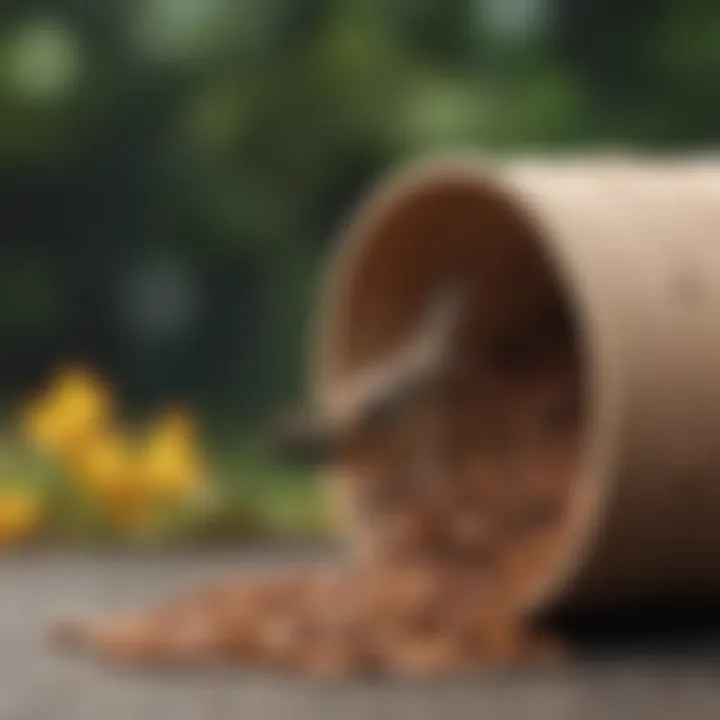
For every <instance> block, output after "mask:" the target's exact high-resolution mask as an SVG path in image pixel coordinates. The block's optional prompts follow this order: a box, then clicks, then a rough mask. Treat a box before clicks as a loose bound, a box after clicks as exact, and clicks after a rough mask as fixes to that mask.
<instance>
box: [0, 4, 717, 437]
mask: <svg viewBox="0 0 720 720" xmlns="http://www.w3.org/2000/svg"><path fill="white" fill-rule="evenodd" d="M718 70H720V6H718V5H717V4H716V3H714V2H710V1H709V0H708V1H705V2H702V1H700V0H686V2H683V3H678V2H659V1H658V2H655V1H653V0H637V1H634V2H628V1H627V0H624V1H623V2H621V1H620V0H559V1H558V2H549V1H546V0H242V1H240V0H124V1H120V0H3V2H2V4H0V212H1V215H0V217H1V218H2V235H0V238H1V240H0V252H1V255H0V339H1V341H2V347H3V353H2V355H1V356H0V370H1V371H2V372H0V392H2V393H3V394H4V395H5V397H7V398H10V399H13V398H14V397H15V396H17V395H18V394H20V393H24V392H25V391H26V389H27V388H28V387H29V386H31V385H34V384H35V383H36V382H37V381H38V379H39V378H40V377H41V376H42V375H44V374H45V373H46V372H47V371H49V370H50V369H51V368H52V367H54V366H56V365H58V364H61V363H64V362H66V361H67V360H69V359H75V358H79V359H83V360H87V361H89V362H90V363H91V364H93V365H94V366H95V367H97V368H98V369H99V370H100V371H101V372H102V373H104V374H105V375H107V376H109V377H113V378H116V379H117V381H118V383H119V384H120V385H121V390H122V392H123V393H124V394H125V395H129V397H131V398H132V399H133V401H134V402H135V403H136V405H137V407H138V408H142V406H143V405H144V404H145V403H147V402H153V403H157V402H158V401H162V400H164V399H170V398H175V397H183V398H187V397H189V398H191V399H192V400H194V401H195V403H196V404H198V405H200V406H201V408H202V409H203V411H204V412H205V413H206V416H207V417H210V418H212V419H213V421H214V422H215V424H217V425H218V426H219V427H220V426H225V425H226V424H228V423H229V425H230V426H231V427H237V424H238V423H245V422H247V421H250V420H256V419H258V418H259V417H260V416H262V415H263V414H264V413H265V412H267V410H268V408H269V407H270V406H272V405H274V404H275V403H276V402H278V400H280V399H283V398H286V397H288V396H290V395H292V394H293V393H295V392H296V391H297V389H298V386H299V382H300V380H301V377H302V360H303V358H302V351H303V349H304V345H303V334H304V331H305V329H306V325H307V314H308V311H309V308H310V303H311V299H312V297H313V286H314V282H315V279H316V277H317V273H318V268H319V260H320V258H321V257H322V254H323V252H324V251H325V249H326V245H327V242H328V238H330V237H331V236H332V232H333V230H334V229H335V228H336V227H337V223H338V222H339V220H340V219H341V218H342V217H343V215H344V214H345V213H346V212H347V211H348V208H349V207H350V206H351V203H352V202H353V201H354V200H355V199H356V198H357V196H358V194H359V193H360V192H361V190H362V189H363V188H365V187H366V186H367V184H368V183H369V182H370V181H371V179H373V178H374V177H376V176H377V175H378V174H380V173H381V172H382V171H383V170H384V169H386V167H387V165H388V164H389V163H393V162H396V161H398V160H400V159H402V158H405V157H408V156H412V155H416V154H419V153H423V152H426V151H429V150H438V149H441V148H442V149H449V148H457V147H465V146H473V147H481V148H482V147H484V148H499V149H508V150H515V149H527V148H535V147H541V148H557V147H563V146H570V147H572V146H577V145H587V144H594V143H598V142H603V143H607V142H610V143H628V144H643V145H647V146H651V147H663V146H675V145H699V144H707V143H712V142H713V141H715V140H716V138H717V137H718V135H719V134H720V102H719V101H718V99H717V94H716V93H715V92H714V91H715V83H716V78H717V73H718ZM234 432H237V431H236V430H235V431H234Z"/></svg>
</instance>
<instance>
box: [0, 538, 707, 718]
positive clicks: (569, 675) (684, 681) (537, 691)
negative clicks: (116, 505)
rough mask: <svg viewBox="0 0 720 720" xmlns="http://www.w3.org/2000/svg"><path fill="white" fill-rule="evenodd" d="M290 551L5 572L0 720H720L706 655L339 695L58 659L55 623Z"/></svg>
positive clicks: (70, 561)
mask: <svg viewBox="0 0 720 720" xmlns="http://www.w3.org/2000/svg"><path fill="white" fill-rule="evenodd" d="M297 560H298V556H297V554H290V555H288V554H287V553H267V552H266V553H262V552H246V553H235V554H232V553H205V554H194V555H178V556H172V557H145V558H127V557H126V558H118V557H104V558H98V557H95V558H88V557H79V556H73V557H68V556H33V557H28V558H6V559H3V560H2V561H0V720H32V719H35V718H36V719H37V720H46V719H47V720H50V719H51V718H52V720H71V719H72V720H120V719H121V718H122V719H124V718H137V719H138V720H150V719H151V718H152V720H164V719H165V718H167V719H168V720H200V719H201V718H202V719H203V720H225V719H226V718H228V719H229V718H233V719H235V718H237V719H238V720H239V719H241V718H242V719H243V720H256V719H257V720H261V719H263V720H264V719H276V718H277V719H283V718H297V719H298V720H324V719H326V718H327V720H355V719H356V718H357V719H358V720H359V719H361V718H362V719H365V718H367V719H369V720H383V719H385V718H388V719H392V720H406V719H407V720H425V719H430V718H442V719H443V720H462V719H464V718H488V719H490V720H505V719H507V720H513V719H514V718H535V719H536V720H565V719H566V718H587V719H589V720H594V719H600V718H612V719H613V720H620V719H622V718H637V719H640V718H646V717H647V718H653V719H654V720H655V719H662V718H702V719H703V720H704V719H705V718H707V720H717V718H720V675H719V674H718V673H717V669H718V667H720V665H719V664H718V663H717V661H716V660H714V659H713V656H712V654H707V653H698V654H697V655H688V654H684V655H682V656H674V655H673V654H672V653H670V654H668V655H665V656H657V655H656V656H655V657H654V658H653V659H652V660H643V659H641V658H638V657H636V658H635V659H634V660H633V659H630V658H628V657H623V658H616V659H614V660H611V661H605V662H597V661H596V662H589V663H588V662H583V663H578V664H575V665H573V666H571V667H567V668H562V669H556V670H552V671H544V672H542V673H528V672H526V673H522V674H511V675H504V676H497V675H486V676H479V677H477V678H470V679H466V680H446V681H433V682H427V683H419V682H407V681H406V682H387V681H386V682H381V681H375V682H370V681H363V682H359V681H358V682H346V683H342V684H322V683H310V682H305V681H302V680H297V679H287V678H278V677H268V676H251V675H246V674H243V673H241V672H237V671H233V672H229V671H228V672H222V673H208V674H203V675H194V676H193V675H190V674H185V675H182V676H174V677H173V676H168V675H160V676H144V675H128V674H124V675H123V674H118V673H117V672H114V673H113V672H110V671H108V670H107V669H103V668H99V667H95V666H92V665H90V664H88V663H86V662H83V661H81V660H78V659H71V658H67V657H60V656H56V655H54V654H53V653H52V652H50V651H49V650H48V648H47V647H46V646H45V645H44V643H43V638H42V628H43V625H44V623H45V622H46V620H47V619H48V618H49V617H51V616H53V615H56V614H58V613H61V612H64V611H68V610H69V611H75V610H82V609H92V610H96V609H103V610H113V609H127V608H130V607H135V606H137V605H142V604H144V603H145V602H148V601H149V600H152V599H154V598H157V597H158V596H162V595H163V594H165V593H167V592H170V591H172V590H173V589H174V588H178V587H185V586H188V585H193V584H195V583H198V582H201V581H204V580H207V579H209V578H213V577H218V576H225V575H227V574H228V573H231V572H243V571H244V570H247V569H248V568H257V567H266V566H269V565H273V564H278V563H280V564H286V563H290V562H296V561H297Z"/></svg>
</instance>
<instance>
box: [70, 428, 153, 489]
mask: <svg viewBox="0 0 720 720" xmlns="http://www.w3.org/2000/svg"><path fill="white" fill-rule="evenodd" d="M71 472H72V475H73V477H74V479H75V480H76V481H77V483H78V485H79V486H80V487H81V488H83V489H84V490H86V491H87V492H88V493H90V494H91V495H94V496H95V497H97V498H99V499H103V500H112V499H114V498H117V497H120V496H123V495H126V494H128V493H133V494H134V493H136V492H137V490H138V489H139V488H138V487H137V486H138V480H139V478H138V472H137V463H136V453H135V451H134V448H133V447H132V445H131V444H130V443H129V442H128V441H127V440H126V438H125V437H123V436H122V435H120V434H119V433H113V432H107V433H104V434H102V435H98V436H96V437H94V438H93V439H91V440H90V441H88V442H86V443H83V444H82V445H81V446H80V448H79V449H78V452H77V453H76V454H75V456H74V458H73V465H72V467H71Z"/></svg>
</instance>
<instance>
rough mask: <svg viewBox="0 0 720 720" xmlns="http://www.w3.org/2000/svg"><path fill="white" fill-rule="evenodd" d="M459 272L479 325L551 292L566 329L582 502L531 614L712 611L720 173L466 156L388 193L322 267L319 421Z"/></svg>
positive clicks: (591, 160) (651, 164) (361, 215)
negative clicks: (699, 607)
mask: <svg viewBox="0 0 720 720" xmlns="http://www.w3.org/2000/svg"><path fill="white" fill-rule="evenodd" d="M519 258H523V261H522V262H519V260H518V259H519ZM457 273H461V274H462V275H463V277H465V278H467V279H469V280H470V281H471V282H472V283H473V284H474V286H475V287H477V288H480V289H481V292H482V293H483V297H484V301H485V306H486V307H487V312H488V323H489V325H488V326H490V325H492V323H493V322H494V321H502V319H503V318H507V317H511V316H512V317H515V316H520V315H521V314H522V313H523V312H525V311H526V310H527V309H528V308H530V307H532V306H533V305H535V304H536V303H539V302H542V301H543V299H544V298H547V297H549V296H550V295H552V294H558V293H559V294H560V296H561V297H562V299H563V302H564V303H565V304H566V306H567V310H568V311H569V312H570V314H571V315H572V317H573V318H574V323H575V326H576V331H575V338H576V339H575V342H576V343H577V345H578V351H579V353H580V357H581V371H580V372H581V378H580V381H581V387H582V393H583V397H582V401H583V402H582V414H583V418H582V433H581V441H580V450H579V456H580V461H579V462H578V464H577V480H576V483H575V487H576V489H575V491H574V493H573V498H572V500H571V512H570V513H569V519H568V521H567V524H566V529H565V531H564V539H563V542H562V545H561V547H562V551H561V552H559V553H558V554H557V558H556V561H554V562H553V563H552V564H551V566H550V567H549V568H547V569H546V570H545V571H543V573H542V576H541V577H540V579H539V580H538V582H537V583H535V584H534V586H533V587H532V588H531V589H529V590H528V593H527V597H526V598H525V600H524V605H525V606H526V607H527V608H528V610H529V611H537V610H548V609H552V608H569V609H571V610H585V609H594V610H597V609H610V608H613V607H617V606H620V605H623V604H627V603H634V602H646V601H653V602H654V601H658V602H660V601H687V600H703V601H707V600H713V599H720V162H714V161H712V160H702V159H690V160H686V159H666V160H661V161H653V160H650V159H633V158H603V157H602V156H595V157H586V158H575V159H561V160H556V161H547V160H541V159H539V160H532V159H528V160H522V161H513V162H496V161H491V160H487V159H484V158H477V159H471V158H467V157H464V158H462V159H455V158H451V159H440V160H430V161H427V162H422V163H419V164H416V165H413V166H411V167H409V168H407V169H405V170H401V171H400V172H399V173H396V174H394V175H393V176H392V177H391V178H390V180H389V181H387V182H385V183H382V184H381V185H380V186H379V187H378V188H377V189H375V191H374V192H372V193H371V194H370V197H369V198H368V199H366V200H365V201H364V202H363V203H361V206H360V208H359V209H358V210H357V211H356V213H355V214H354V216H353V217H351V219H350V222H349V223H348V226H347V228H346V230H345V232H344V233H343V234H342V237H341V239H340V243H339V244H338V250H337V252H336V253H335V256H334V257H333V258H332V259H331V261H330V263H329V264H328V267H327V272H326V278H325V283H324V284H323V287H322V293H321V298H320V303H319V305H320V312H319V318H318V320H319V322H318V330H319V333H318V335H317V337H315V338H313V340H314V347H313V371H314V378H313V387H314V390H315V392H316V396H317V399H318V400H319V402H320V404H321V405H323V406H325V407H330V406H332V404H333V402H334V400H335V399H336V394H337V392H338V389H339V388H340V387H341V385H342V382H343V380H344V379H347V378H349V377H350V376H351V375H352V373H353V372H354V371H355V370H357V369H359V368H361V367H362V366H363V364H364V363H366V362H368V361H372V360H375V359H377V358H379V357H381V356H382V355H383V353H386V352H388V351H390V350H391V349H392V348H393V347H394V346H395V345H396V344H397V343H398V342H400V341H401V340H402V339H403V338H404V337H405V336H406V335H407V333H408V332H409V329H410V328H411V327H412V323H413V322H415V321H416V320H417V318H418V316H419V314H420V313H421V312H422V310H423V309H424V308H425V307H426V303H427V300H428V298H429V297H430V295H431V293H432V292H433V290H434V289H435V288H437V286H438V285H439V284H440V283H441V282H442V281H443V279H444V278H446V277H449V276H451V275H453V274H457ZM339 471H340V472H342V469H340V470H339ZM362 533H363V528H362V527H356V528H353V529H352V530H351V535H352V538H353V540H354V541H355V542H356V543H358V544H361V542H362Z"/></svg>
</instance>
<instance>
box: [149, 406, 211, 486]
mask: <svg viewBox="0 0 720 720" xmlns="http://www.w3.org/2000/svg"><path fill="white" fill-rule="evenodd" d="M141 468H142V470H141V472H142V474H143V477H144V478H145V481H146V482H147V483H148V485H149V488H150V490H151V492H152V493H153V494H154V495H155V496H156V497H160V498H165V499H175V498H178V497H185V496H187V495H189V494H190V493H192V492H194V491H195V490H196V489H197V486H198V483H199V481H200V478H201V475H202V460H201V457H200V452H199V450H198V448H197V441H196V437H195V427H194V424H193V422H192V419H191V418H190V417H189V416H188V415H187V414H186V413H183V412H181V411H172V412H169V413H166V414H165V415H163V416H162V417H160V418H159V419H158V421H157V422H156V424H155V425H154V427H153V428H152V429H151V431H150V436H149V438H148V442H147V444H146V446H145V448H144V452H143V453H142V456H141Z"/></svg>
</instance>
